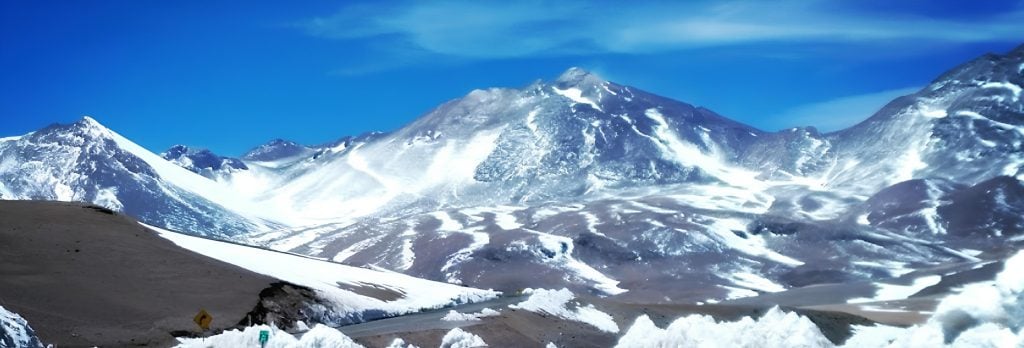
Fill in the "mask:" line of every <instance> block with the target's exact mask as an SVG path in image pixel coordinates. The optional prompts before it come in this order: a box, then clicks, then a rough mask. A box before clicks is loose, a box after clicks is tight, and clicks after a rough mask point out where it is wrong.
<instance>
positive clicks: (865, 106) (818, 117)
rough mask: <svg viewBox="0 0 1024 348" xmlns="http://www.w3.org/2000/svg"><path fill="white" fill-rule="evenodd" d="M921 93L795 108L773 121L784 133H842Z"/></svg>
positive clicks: (888, 94) (881, 94) (853, 98)
mask: <svg viewBox="0 0 1024 348" xmlns="http://www.w3.org/2000/svg"><path fill="white" fill-rule="evenodd" d="M920 89H921V88H920V87H907V88H896V89H890V90H885V91H878V92H871V93H865V94H859V95H850V96H843V97H839V98H834V99H830V100H823V101H819V102H815V103H810V104H806V105H800V106H797V107H794V108H792V109H789V110H786V111H784V112H783V113H782V114H780V115H776V116H774V117H772V118H771V119H772V120H775V122H776V123H777V125H778V128H780V129H784V128H790V127H801V126H814V127H816V128H817V129H818V130H821V131H824V132H830V131H835V130H840V129H843V128H846V127H849V126H852V125H855V124H857V123H859V122H861V121H864V120H866V119H867V118H868V117H870V116H871V115H872V114H874V113H875V112H876V111H878V110H879V109H881V108H882V106H885V104H886V103H888V102H890V101H892V100H893V99H896V98H898V97H901V96H905V95H910V94H913V93H915V92H917V91H918V90H920Z"/></svg>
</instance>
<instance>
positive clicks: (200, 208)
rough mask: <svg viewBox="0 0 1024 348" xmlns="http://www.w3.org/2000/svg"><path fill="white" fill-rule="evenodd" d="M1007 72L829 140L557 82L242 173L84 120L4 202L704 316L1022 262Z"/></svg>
mask: <svg viewBox="0 0 1024 348" xmlns="http://www.w3.org/2000/svg"><path fill="white" fill-rule="evenodd" d="M1022 70H1024V46H1021V47H1019V48H1017V49H1015V50H1014V51H1012V52H1010V53H1008V54H1006V55H986V56H984V57H981V58H979V59H976V60H974V61H972V62H968V63H966V64H964V65H962V66H960V67H957V68H956V69H954V70H952V71H951V72H949V73H947V74H945V75H943V76H941V77H940V78H939V79H937V80H935V81H934V82H933V83H932V84H930V85H929V86H927V87H925V88H924V89H922V90H921V91H920V92H918V93H915V94H913V95H909V96H905V97H901V98H899V99H897V100H895V101H893V102H891V103H889V104H888V105H886V106H885V107H884V108H882V109H881V110H880V111H879V112H878V113H876V114H875V115H873V116H871V117H870V118H868V119H867V120H866V121H864V122H862V123H860V124H858V125H856V126H854V127H851V128H849V129H846V130H842V131H838V132H833V133H827V134H822V133H820V132H818V131H817V130H815V129H814V128H794V129H789V130H783V131H779V132H765V131H761V130H758V129H755V128H752V127H749V126H746V125H743V124H741V123H738V122H735V121H732V120H730V119H728V118H725V117H723V116H720V115H718V114H716V113H714V112H712V111H710V110H707V109H705V108H701V107H696V106H692V105H689V104H686V103H682V102H678V101H674V100H671V99H667V98H663V97H659V96H656V95H653V94H650V93H646V92H644V91H642V90H639V89H637V88H634V87H629V86H623V85H619V84H616V83H614V82H610V81H605V80H602V79H601V78H600V77H598V76H596V75H594V74H592V73H589V72H586V71H584V70H581V69H576V68H573V69H570V70H568V71H566V72H565V73H564V74H562V75H561V76H560V77H558V78H557V79H556V80H554V81H551V82H536V83H533V84H531V85H529V86H526V87H524V88H521V89H511V88H492V89H486V90H475V91H472V92H470V93H469V94H467V95H466V96H464V97H462V98H458V99H455V100H452V101H449V102H447V103H444V104H442V105H441V106H439V107H437V108H435V109H434V110H431V111H430V112H428V113H426V114H425V115H423V116H422V117H420V118H419V119H417V120H416V121H414V122H412V123H410V124H409V125H407V126H405V127H402V128H401V129H398V130H396V131H394V132H391V133H370V134H366V135H363V136H359V137H347V138H342V139H341V140H339V141H337V142H333V143H330V144H325V145H319V146H303V145H299V144H296V143H293V142H289V141H283V140H275V141H271V142H269V143H267V144H264V145H261V146H259V147H257V148H255V149H254V150H252V151H250V152H249V153H247V154H245V155H244V156H242V157H241V159H232V158H228V157H223V156H218V155H215V154H212V153H209V152H203V151H195V150H190V149H187V148H179V147H176V148H172V149H171V150H169V151H168V152H166V153H165V154H164V158H160V157H159V156H156V155H153V154H152V153H149V152H148V151H146V150H144V149H141V148H139V147H138V146H137V145H134V144H132V143H130V142H129V141H127V140H125V139H123V138H121V137H120V136H117V135H116V133H113V132H111V131H109V130H106V129H104V128H102V126H99V125H98V124H97V123H96V122H95V121H94V120H92V119H88V118H87V119H85V120H83V121H81V122H79V123H76V124H73V125H68V126H53V127H49V128H46V129H43V130H40V131H38V132H34V133H32V134H28V135H25V136H22V137H16V138H7V139H4V140H2V142H0V151H2V152H0V154H2V155H3V157H2V158H3V162H0V163H2V164H0V176H2V177H3V178H4V179H5V181H4V182H3V183H2V186H0V195H3V197H5V198H16V199H60V200H88V201H93V202H96V203H99V204H104V205H106V206H108V207H112V208H116V209H121V210H123V211H125V212H126V213H128V214H132V215H134V216H137V217H139V218H140V219H141V220H143V221H145V222H147V223H150V224H154V225H158V226H164V227H170V228H173V229H179V230H184V231H188V232H191V233H200V234H204V233H205V234H218V235H224V236H227V235H232V236H234V238H235V239H236V240H238V241H243V242H247V243H253V244H258V245H263V246H268V247H271V248H274V249H278V250H287V251H292V252H298V253H303V254H307V255H313V256H317V257H322V258H328V259H332V260H335V261H341V262H346V263H350V264H355V265H367V266H377V267H383V268H387V269H390V270H393V271H398V272H403V273H406V274H410V275H415V276H419V277H424V278H428V279H432V280H443V281H447V282H452V283H463V284H467V285H472V286H474V287H478V288H494V289H498V290H516V289H519V288H523V287H544V288H561V287H568V288H570V289H573V290H576V291H580V290H584V291H590V292H593V293H597V294H605V295H619V296H623V297H633V298H641V299H645V300H652V299H654V300H657V301H667V302H672V301H679V300H698V299H699V300H704V299H712V300H721V299H727V298H734V297H741V296H749V295H751V294H756V293H759V292H773V291H779V290H783V289H786V288H790V287H794V286H801V285H807V284H813V283H815V282H844V281H850V280H870V279H878V278H884V277H889V276H893V275H896V274H898V273H899V272H902V271H903V270H904V269H905V268H908V267H914V266H919V265H924V264H928V263H932V262H938V261H946V260H951V259H973V258H974V256H975V255H977V251H979V250H983V249H984V248H986V247H991V246H993V245H998V244H1000V243H1011V244H1012V243H1021V242H1024V240H1022V239H1021V238H1019V235H1020V232H1021V221H1020V219H1019V214H1020V212H1024V201H1022V200H1021V199H1020V197H1021V193H1020V192H1021V184H1020V180H1021V179H1022V178H1024V177H1022V175H1024V174H1022V173H1024V172H1022V164H1024V159H1022V150H1024V149H1022V147H1021V146H1022V145H1021V144H1022V140H1024V127H1021V125H1022V123H1024V103H1022V102H1021V100H1020V93H1021V86H1022V85H1024V76H1022V73H1024V72H1022ZM165 159H166V160H165ZM168 160H170V161H168ZM174 164H177V165H178V166H181V167H182V168H186V169H188V170H184V169H182V168H179V167H177V166H174ZM171 167H172V168H171ZM96 168H102V169H99V170H98V169H96ZM107 168H111V169H107ZM196 173H200V174H203V175H199V174H196ZM136 192H143V193H144V194H142V193H136ZM113 202H117V203H116V204H115V203H113ZM154 202H155V203H154ZM979 206H984V207H986V209H987V210H986V211H985V212H984V213H979V214H964V211H965V210H968V209H969V210H970V211H974V210H975V209H976V208H975V207H979ZM509 269H516V270H521V272H520V271H517V272H509V271H508V270H509Z"/></svg>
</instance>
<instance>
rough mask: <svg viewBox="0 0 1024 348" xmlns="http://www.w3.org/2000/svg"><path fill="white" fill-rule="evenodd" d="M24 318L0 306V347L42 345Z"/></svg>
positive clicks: (19, 347) (20, 347)
mask: <svg viewBox="0 0 1024 348" xmlns="http://www.w3.org/2000/svg"><path fill="white" fill-rule="evenodd" d="M42 346H43V344H42V343H40V342H39V338H38V337H36V334H35V332H33V331H32V328H30V327H29V326H28V322H27V321H25V318H22V317H21V316H20V315H18V313H14V312H11V311H8V310H7V309H4V307H3V306H0V348H23V347H24V348H28V347H42Z"/></svg>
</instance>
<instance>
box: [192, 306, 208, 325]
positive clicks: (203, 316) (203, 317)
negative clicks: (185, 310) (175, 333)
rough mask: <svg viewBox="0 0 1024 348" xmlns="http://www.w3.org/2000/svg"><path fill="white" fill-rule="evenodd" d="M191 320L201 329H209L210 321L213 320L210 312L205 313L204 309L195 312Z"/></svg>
mask: <svg viewBox="0 0 1024 348" xmlns="http://www.w3.org/2000/svg"><path fill="white" fill-rule="evenodd" d="M192 321H193V322H195V323H196V325H199V327H201V328H202V329H203V330H209V329H210V323H211V322H213V316H212V315H210V313H206V310H205V309H200V310H199V314H196V316H195V318H192Z"/></svg>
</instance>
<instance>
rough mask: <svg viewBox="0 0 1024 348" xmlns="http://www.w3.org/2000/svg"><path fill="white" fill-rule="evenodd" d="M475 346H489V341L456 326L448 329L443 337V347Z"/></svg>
mask: <svg viewBox="0 0 1024 348" xmlns="http://www.w3.org/2000/svg"><path fill="white" fill-rule="evenodd" d="M473 347H487V342H484V339H482V338H480V336H477V335H474V334H471V333H469V332H466V331H462V329H460V328H454V329H452V330H451V331H448V333H447V334H445V335H444V338H442V339H441V348H473Z"/></svg>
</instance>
